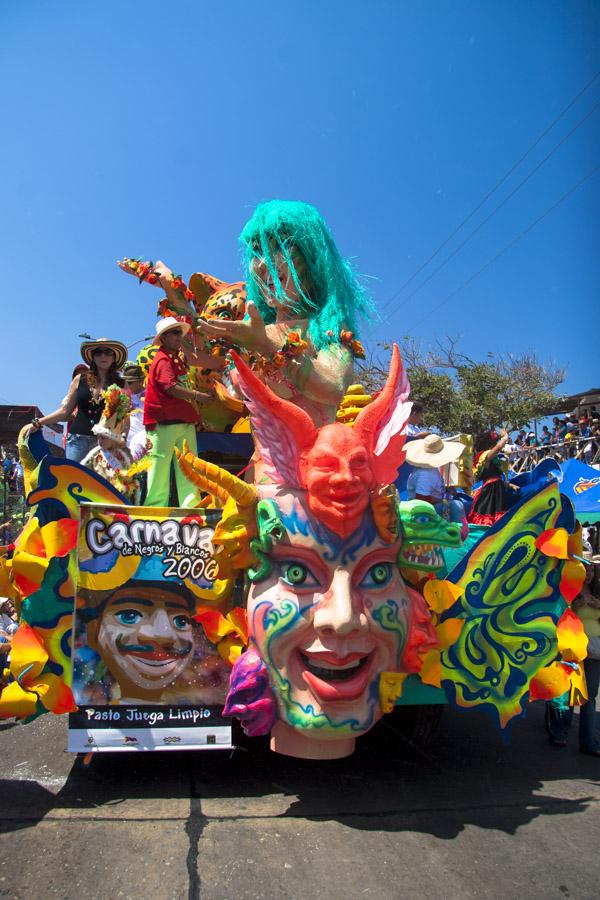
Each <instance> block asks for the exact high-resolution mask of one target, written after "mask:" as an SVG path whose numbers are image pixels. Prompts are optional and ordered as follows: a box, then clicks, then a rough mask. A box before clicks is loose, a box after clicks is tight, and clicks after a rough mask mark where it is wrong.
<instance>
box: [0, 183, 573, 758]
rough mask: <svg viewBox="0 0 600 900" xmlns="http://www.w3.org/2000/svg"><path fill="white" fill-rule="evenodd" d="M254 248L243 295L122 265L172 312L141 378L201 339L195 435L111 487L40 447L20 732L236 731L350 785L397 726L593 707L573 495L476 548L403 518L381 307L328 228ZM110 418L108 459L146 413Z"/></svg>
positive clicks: (413, 507)
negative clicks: (368, 385)
mask: <svg viewBox="0 0 600 900" xmlns="http://www.w3.org/2000/svg"><path fill="white" fill-rule="evenodd" d="M241 244H242V249H243V254H244V259H245V267H246V272H245V280H244V281H238V282H233V283H229V282H227V281H223V280H220V279H218V278H215V277H213V276H210V275H207V274H204V273H195V274H193V275H192V276H191V277H190V279H189V282H188V283H186V282H185V281H184V280H183V278H182V277H181V276H180V275H176V274H174V273H173V272H172V271H171V270H170V269H169V268H168V267H167V266H166V265H165V264H163V263H156V264H152V263H151V262H145V261H143V260H141V259H133V258H125V259H123V260H122V261H120V262H119V265H120V267H121V269H122V270H123V271H125V272H126V273H128V274H130V275H133V276H135V277H136V278H137V279H138V280H139V282H140V283H141V284H144V285H147V284H149V285H155V286H156V287H158V288H160V290H161V292H162V293H163V294H164V295H165V296H164V297H163V298H162V299H161V300H160V302H159V304H158V320H157V329H156V330H157V342H156V343H155V344H153V345H149V346H148V347H145V348H144V349H143V350H142V351H141V353H140V354H139V356H138V359H137V361H136V362H137V364H138V365H140V366H141V367H142V369H143V371H144V372H145V374H146V375H147V376H148V377H149V379H150V380H151V379H152V373H153V368H152V367H153V366H156V365H157V362H156V361H157V359H158V358H159V357H160V351H161V350H162V351H164V352H166V351H165V346H166V344H165V342H164V341H163V342H162V343H161V340H160V337H161V335H164V334H168V333H169V331H171V333H172V337H173V339H174V340H175V338H176V337H177V336H178V335H179V337H180V341H181V346H180V347H176V346H175V345H174V346H173V347H172V348H171V349H170V350H169V351H168V353H167V355H168V354H169V353H170V357H169V358H170V360H171V364H172V365H176V366H179V369H177V370H176V371H177V372H178V381H177V384H178V387H177V391H178V392H179V393H178V394H177V396H178V398H179V399H178V402H179V403H186V404H187V405H189V406H190V407H193V409H194V410H195V417H194V419H193V421H192V422H187V421H186V422H185V423H173V421H172V420H171V418H169V417H167V418H166V419H165V420H161V419H160V415H159V416H158V419H157V422H155V423H151V424H153V425H154V426H155V430H154V433H152V431H151V430H150V431H149V448H150V452H149V454H148V455H147V457H145V458H144V460H143V461H141V462H137V463H133V464H132V465H125V464H123V465H122V467H116V468H113V469H112V470H110V469H108V468H106V467H105V468H98V466H94V465H92V466H90V465H88V466H82V465H80V464H78V463H75V462H72V461H70V460H67V459H61V458H58V457H57V456H55V455H52V454H51V453H50V451H49V448H48V446H47V445H46V444H45V441H44V440H43V438H42V435H41V432H40V431H38V430H35V429H24V431H23V432H22V434H21V437H20V440H19V449H20V454H21V460H22V463H23V467H24V472H25V483H26V492H27V504H28V508H29V510H30V513H29V517H28V521H27V523H26V525H25V527H24V528H23V530H22V532H21V534H20V535H19V536H18V538H17V539H16V541H15V542H14V544H13V545H11V546H10V547H4V548H2V557H1V559H0V562H1V569H0V594H2V595H6V596H9V597H11V598H12V599H13V600H14V602H15V604H16V605H17V608H18V612H19V621H20V624H19V628H18V630H17V631H16V633H15V635H14V637H13V640H12V647H11V654H10V666H9V668H8V669H6V670H5V671H4V673H3V677H2V692H1V694H0V716H2V717H15V716H16V717H17V718H19V719H20V720H22V721H23V722H24V723H28V722H31V721H32V720H34V719H35V718H36V717H38V716H40V715H42V714H45V713H53V714H55V715H68V717H69V739H68V740H69V749H70V750H72V751H73V752H78V753H86V754H88V753H94V752H98V751H140V750H169V749H224V748H228V747H231V746H234V745H235V743H236V738H235V732H234V731H233V730H232V724H231V723H232V719H235V720H236V721H237V722H238V723H240V724H241V727H242V728H243V729H244V731H245V732H246V734H247V735H249V736H250V737H255V736H260V735H270V741H271V748H272V749H273V750H274V751H275V752H278V753H283V754H287V755H291V756H296V757H302V758H315V759H335V758H340V757H344V756H347V755H349V754H350V753H352V751H353V749H354V746H355V741H356V739H357V738H358V737H360V736H361V735H364V734H365V733H366V732H368V731H369V730H370V729H371V728H372V727H373V726H374V725H375V723H377V721H378V720H379V719H380V718H381V717H382V716H383V715H385V714H388V713H390V712H392V711H393V710H394V708H395V707H396V706H397V705H401V704H407V703H423V702H425V703H428V702H430V703H434V704H440V703H451V704H454V705H455V706H457V707H459V708H461V709H463V710H465V711H468V710H473V709H481V710H484V711H486V712H488V713H489V714H490V715H491V716H492V718H493V720H494V722H495V723H496V725H497V726H498V728H499V729H500V730H501V731H502V732H503V733H505V734H506V733H507V732H508V729H509V726H510V724H511V723H512V722H513V721H514V720H515V719H517V718H519V717H521V716H523V715H524V714H525V712H526V709H527V705H528V703H529V702H530V701H534V700H548V699H551V698H553V697H556V696H558V695H560V694H563V693H564V692H565V691H566V690H570V691H571V694H572V698H573V702H580V701H581V700H582V699H585V681H584V679H583V677H582V667H581V662H582V660H583V659H584V657H585V653H586V639H585V635H584V633H583V629H582V626H581V623H580V621H579V620H578V619H577V617H576V616H575V615H574V614H573V613H572V612H571V611H570V609H569V605H570V603H571V601H572V600H573V598H574V597H575V596H576V595H577V593H578V592H579V589H580V587H581V584H582V583H583V580H584V566H583V564H582V562H581V553H582V548H581V530H580V528H579V526H578V525H577V522H576V519H575V515H574V512H573V507H572V505H571V503H570V501H569V500H568V499H567V498H566V497H564V496H562V495H561V493H560V490H559V485H558V483H557V481H556V479H555V478H553V477H552V476H551V475H548V476H544V477H543V478H542V477H540V478H538V479H537V480H536V479H531V480H530V483H529V484H528V485H527V487H526V489H523V490H522V491H521V493H520V495H519V498H518V500H517V502H516V503H514V504H513V505H512V507H511V508H510V510H508V511H507V512H506V513H505V514H504V515H503V516H501V517H500V518H499V519H498V521H497V522H495V524H493V525H492V526H490V527H479V528H478V529H475V532H476V540H474V539H471V540H467V541H465V542H464V543H463V538H464V537H465V534H466V532H465V531H464V530H463V529H462V528H461V525H460V523H457V522H456V521H452V520H451V518H449V517H448V516H447V515H445V513H444V510H443V509H440V508H436V506H434V505H432V504H431V503H429V502H426V501H423V500H420V499H414V500H409V501H403V500H401V499H400V497H399V493H398V489H397V486H396V483H397V480H398V470H399V468H400V467H401V466H402V464H403V462H404V459H405V454H406V437H407V435H406V430H407V423H408V418H409V415H410V412H411V401H410V385H409V382H408V379H407V377H406V374H405V372H404V371H403V367H402V362H401V359H400V354H399V352H398V349H397V347H394V350H393V352H392V356H391V360H390V366H389V373H388V377H387V380H386V382H385V384H384V385H383V386H382V389H381V390H380V391H379V392H378V394H376V395H374V396H369V395H368V394H367V393H366V392H365V391H364V390H363V389H362V388H361V387H360V385H357V384H353V381H354V377H353V372H354V368H353V364H354V359H355V358H357V357H358V358H360V357H361V356H362V355H363V351H362V346H361V344H360V342H359V340H358V338H357V333H358V320H359V318H360V316H361V315H364V314H368V312H369V310H370V306H369V301H368V298H367V296H366V294H365V292H364V290H363V289H362V287H361V286H360V283H359V281H358V280H357V279H356V277H355V276H354V274H353V272H352V269H351V267H350V266H349V264H348V263H347V262H346V261H344V260H343V259H342V257H341V256H340V254H339V252H338V250H337V248H336V246H335V243H334V241H333V238H332V237H331V235H330V233H329V231H328V229H327V227H326V226H325V223H324V222H323V220H322V218H321V217H320V215H319V214H318V212H317V211H316V210H315V209H314V208H313V207H310V206H308V205H307V204H304V203H293V202H283V201H272V202H269V203H265V204H261V206H259V207H258V209H257V210H256V211H255V213H254V215H253V216H252V218H251V219H250V221H249V222H248V224H247V225H246V227H245V228H244V230H243V232H242V236H241ZM143 290H144V292H145V293H147V294H149V293H150V292H149V291H148V290H147V288H146V287H144V288H143ZM186 360H192V361H193V362H192V363H190V364H188V363H187V362H186ZM111 390H112V389H111ZM177 391H176V393H177ZM106 395H107V396H106V397H105V410H104V417H103V420H102V424H101V426H100V428H101V429H102V428H104V432H102V431H101V430H99V431H98V432H97V433H98V434H99V435H101V434H103V433H104V435H105V436H107V435H108V436H109V437H110V436H113V437H114V435H117V436H118V435H119V433H120V432H121V430H122V425H123V422H124V421H125V420H126V418H127V416H128V414H129V410H128V407H127V403H126V402H125V401H123V402H121V398H120V395H119V392H118V390H117V393H115V392H114V390H112V392H111V391H107V392H106ZM159 407H160V405H159ZM159 411H160V410H159ZM179 424H181V425H182V427H181V428H179V427H178V426H179ZM183 424H185V426H186V427H185V428H183ZM190 425H191V428H190V427H188V426H190ZM161 428H162V430H163V431H164V434H163V433H162V432H161ZM168 429H172V430H171V431H168ZM173 429H174V430H173ZM157 431H158V432H159V434H158V436H157ZM165 435H166V437H165ZM190 435H191V437H190ZM207 435H218V436H219V439H220V441H221V444H220V446H224V447H227V445H228V443H230V444H231V445H232V446H234V445H236V441H237V442H238V444H239V440H240V439H243V440H245V441H246V443H248V442H249V435H251V437H252V441H253V444H252V453H251V459H248V464H247V466H245V469H246V471H245V472H243V473H242V472H239V471H238V472H237V474H236V473H234V472H232V471H230V470H229V469H230V468H231V466H229V467H228V466H227V463H226V461H223V460H221V464H220V463H219V461H215V459H214V458H211V459H208V458H207V456H208V455H209V454H206V453H204V454H203V452H202V447H203V446H209V445H210V442H208V443H207V442H206V441H205V442H204V443H203V440H202V436H207ZM169 436H170V437H169ZM167 438H168V439H169V441H170V443H168V442H167ZM115 440H117V439H116V438H115ZM161 441H162V443H161ZM165 447H167V449H165ZM199 448H200V449H199ZM460 452H462V451H460ZM458 455H459V454H456V455H455V456H456V458H457V457H458ZM158 456H160V457H161V465H162V470H161V472H162V474H161V475H160V477H161V478H162V480H163V482H164V480H165V477H167V482H166V485H165V484H162V486H161V490H166V492H167V493H166V495H165V496H168V495H169V489H170V477H171V469H170V466H171V463H172V465H173V467H174V471H175V470H176V472H177V479H178V481H177V487H178V490H179V488H180V487H181V485H184V486H187V488H186V490H185V491H183V490H179V501H178V503H179V505H175V506H167V505H164V504H163V505H152V504H150V505H148V504H146V505H139V497H140V490H139V489H140V484H141V483H142V481H143V480H144V478H147V479H148V483H149V484H150V485H151V486H152V492H153V493H152V495H153V496H162V495H161V494H158V493H156V492H157V491H158V481H157V479H158V474H157V471H158V470H157V471H154V470H153V466H157V465H158V464H157V458H158ZM212 456H213V457H214V454H213V455H212ZM171 457H172V458H171ZM165 458H166V463H165ZM456 465H458V463H456ZM165 466H166V468H165ZM165 472H167V473H168V475H167V476H165V474H164V473H165ZM153 478H154V481H153V480H152V479H153ZM184 493H185V497H186V501H185V502H182V497H183V494H184ZM190 498H191V499H190ZM167 502H168V501H167ZM475 532H474V530H473V529H471V538H472V537H473V534H474V533H475ZM450 560H452V562H450Z"/></svg>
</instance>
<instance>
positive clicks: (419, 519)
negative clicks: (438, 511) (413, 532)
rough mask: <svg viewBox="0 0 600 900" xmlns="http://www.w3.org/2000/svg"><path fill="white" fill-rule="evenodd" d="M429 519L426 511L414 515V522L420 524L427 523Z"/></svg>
mask: <svg viewBox="0 0 600 900" xmlns="http://www.w3.org/2000/svg"><path fill="white" fill-rule="evenodd" d="M430 521H431V516H430V515H429V514H428V513H421V514H420V515H418V516H415V522H419V523H420V524H421V525H429V523H430Z"/></svg>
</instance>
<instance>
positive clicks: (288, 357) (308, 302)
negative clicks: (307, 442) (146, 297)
mask: <svg viewBox="0 0 600 900" xmlns="http://www.w3.org/2000/svg"><path fill="white" fill-rule="evenodd" d="M240 242H241V246H242V252H243V256H244V260H245V265H246V270H247V272H246V277H247V290H248V300H249V303H248V308H247V315H246V318H245V319H244V320H243V321H238V322H227V321H211V322H202V323H200V324H199V328H200V330H201V331H202V332H203V333H204V334H205V335H206V336H207V337H209V338H213V339H215V338H216V339H219V340H223V341H226V342H230V343H231V344H232V345H234V346H237V347H240V348H242V349H244V350H247V351H250V352H251V353H254V354H257V355H258V359H257V361H256V363H255V365H254V368H255V370H256V371H257V373H258V374H259V375H260V376H261V377H262V378H263V379H264V380H265V381H266V382H267V383H268V384H269V386H270V387H271V388H272V389H273V390H274V391H275V392H276V393H277V394H279V395H280V396H282V397H285V398H286V399H291V400H293V402H295V403H297V404H298V405H299V406H301V407H302V408H303V409H305V410H306V411H307V412H308V413H309V415H310V416H311V417H312V418H313V420H314V422H315V424H316V425H318V426H321V425H324V424H327V423H329V422H333V421H334V420H335V413H336V410H337V407H338V405H339V402H340V400H341V399H342V397H343V395H344V392H345V390H346V388H347V386H348V385H349V383H350V382H351V380H352V371H353V358H354V356H355V355H356V356H360V355H361V354H362V348H361V346H360V343H359V342H358V340H357V339H356V330H357V326H356V320H357V318H358V317H359V316H360V315H364V314H365V313H367V312H369V310H370V303H369V300H368V298H367V297H366V295H365V292H364V290H363V289H362V287H361V286H360V284H359V283H358V281H357V279H356V278H355V276H354V274H353V272H352V269H351V267H350V265H349V264H348V262H346V261H345V260H344V259H342V257H341V256H340V253H339V251H338V249H337V247H336V245H335V243H334V241H333V238H332V237H331V234H330V232H329V229H328V228H327V226H326V224H325V222H324V221H323V219H322V217H321V216H320V214H319V213H318V212H317V210H316V209H315V208H314V206H310V204H308V203H300V202H297V201H292V200H270V201H268V202H267V203H261V204H260V205H259V206H258V207H257V208H256V210H255V211H254V214H253V215H252V218H251V219H250V221H249V222H248V223H247V224H246V226H245V227H244V229H243V231H242V234H241V237H240Z"/></svg>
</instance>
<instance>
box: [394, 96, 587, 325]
mask: <svg viewBox="0 0 600 900" xmlns="http://www.w3.org/2000/svg"><path fill="white" fill-rule="evenodd" d="M599 106H600V100H599V101H598V103H596V104H595V105H594V106H593V107H592V108H591V110H590V111H589V112H587V113H586V114H585V116H583V118H582V119H580V120H579V122H577V124H576V125H574V126H573V128H571V130H570V131H569V132H567V134H566V135H565V136H564V137H562V138H561V139H560V141H559V142H558V143H557V144H555V145H554V147H552V149H551V150H549V151H548V153H547V154H546V156H544V157H543V159H541V160H540V162H539V163H538V164H537V165H536V166H535V167H534V168H533V169H532V170H531V172H529V174H528V175H526V176H525V178H523V179H522V180H521V181H520V182H519V183H518V184H517V186H516V187H515V188H513V189H512V191H511V192H510V193H509V194H507V195H506V197H505V198H504V200H501V201H500V203H499V204H498V205H497V206H495V207H494V209H493V210H492V211H491V213H489V215H487V216H486V217H485V219H483V220H482V221H481V222H480V223H479V225H476V226H475V228H474V229H473V231H471V232H470V233H469V234H468V235H467V236H466V238H465V239H464V240H463V241H461V243H460V244H459V245H458V247H456V248H455V249H454V250H453V251H452V253H449V254H448V256H447V257H446V258H445V259H444V260H443V262H441V263H440V265H439V266H438V267H437V268H436V269H434V270H433V272H432V273H431V274H430V275H428V276H427V278H426V279H425V280H424V281H422V282H421V284H420V285H419V286H418V287H417V288H415V290H414V291H413V292H412V293H410V294H409V295H408V297H406V298H405V300H404V303H408V302H409V300H412V298H413V297H414V296H415V295H416V294H418V293H419V291H420V290H421V289H422V288H424V287H425V285H426V284H428V283H429V282H430V281H431V279H432V278H435V276H436V275H437V274H438V272H441V270H442V269H443V268H444V267H445V266H446V265H447V264H448V263H449V262H450V260H451V259H453V258H454V257H455V256H456V255H457V253H460V251H461V250H462V248H463V247H464V246H465V245H466V244H468V243H469V241H470V240H471V239H472V238H474V237H475V235H476V234H477V233H478V232H479V231H481V229H482V228H483V227H484V226H485V225H487V223H488V222H489V221H490V219H492V218H493V217H494V216H495V215H496V213H497V212H498V211H499V210H500V209H502V207H503V206H505V204H506V203H508V201H509V200H510V199H511V198H512V197H514V195H515V194H516V193H517V191H520V190H521V188H522V187H523V185H524V184H526V183H527V182H528V181H529V179H530V178H532V177H533V176H534V175H535V174H536V172H538V171H539V170H540V169H541V167H542V166H543V165H544V163H546V162H547V161H548V160H549V159H550V157H551V156H553V155H554V154H555V153H556V151H557V150H558V149H559V148H560V147H562V145H563V144H564V143H565V142H566V141H567V140H568V139H569V138H570V137H571V135H572V134H574V133H575V132H576V131H577V129H578V128H581V126H582V125H583V124H584V123H585V122H586V121H587V120H588V119H589V118H590V116H592V115H593V114H594V113H595V112H596V110H597V109H598V107H599ZM394 312H395V310H392V311H391V312H390V313H389V315H387V316H386V317H385V319H383V322H384V323H385V322H388V321H389V320H390V318H391V317H392V316H393V314H394Z"/></svg>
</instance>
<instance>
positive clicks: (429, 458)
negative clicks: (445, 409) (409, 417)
mask: <svg viewBox="0 0 600 900" xmlns="http://www.w3.org/2000/svg"><path fill="white" fill-rule="evenodd" d="M464 449H465V448H464V445H463V444H461V443H460V441H444V440H442V438H441V437H440V436H439V434H428V435H427V437H424V438H421V439H418V440H414V441H410V443H407V444H406V461H407V462H408V463H410V465H411V466H413V467H414V469H413V471H412V472H411V473H410V475H409V477H408V481H407V484H406V488H407V491H408V498H409V500H426V501H427V503H431V504H432V505H433V506H435V508H436V512H438V513H439V514H440V515H441V516H443V517H444V518H445V519H448V520H449V521H451V522H456V523H458V524H460V525H461V538H462V539H463V540H465V538H466V536H467V533H468V528H469V526H468V524H467V520H466V518H465V511H464V507H463V505H462V503H461V502H460V500H458V499H456V498H453V497H452V496H451V494H449V493H448V491H447V488H446V484H445V482H444V479H443V477H442V473H441V472H440V469H441V468H443V467H444V466H447V465H448V464H449V463H453V462H456V461H457V459H458V458H459V457H460V455H461V454H462V452H463V451H464Z"/></svg>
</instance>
